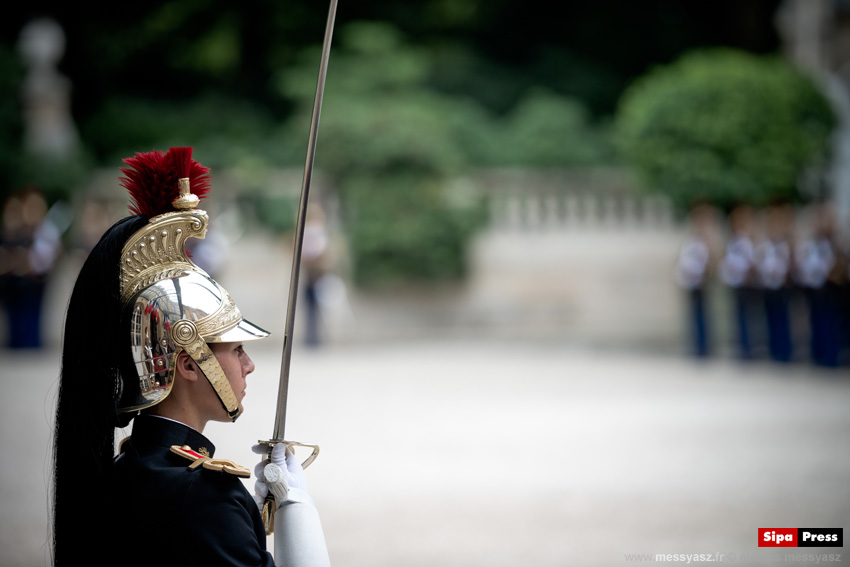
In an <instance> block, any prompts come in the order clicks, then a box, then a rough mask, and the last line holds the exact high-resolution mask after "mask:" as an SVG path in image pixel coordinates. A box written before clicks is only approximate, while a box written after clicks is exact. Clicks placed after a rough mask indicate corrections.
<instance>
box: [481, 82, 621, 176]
mask: <svg viewBox="0 0 850 567" xmlns="http://www.w3.org/2000/svg"><path fill="white" fill-rule="evenodd" d="M493 135H494V136H495V138H496V140H497V142H498V143H497V145H496V148H494V151H492V153H491V155H490V156H488V157H487V161H489V162H491V163H492V164H493V165H522V166H531V167H550V166H558V167H577V166H591V165H599V164H604V163H611V162H613V161H615V159H616V158H615V151H614V147H613V144H612V142H611V140H610V136H609V134H608V132H607V129H606V128H604V127H600V126H598V125H595V124H593V123H592V122H591V120H590V114H589V112H588V111H587V108H586V107H585V106H584V105H583V104H582V103H581V102H579V101H578V100H576V99H572V98H567V97H564V96H560V95H556V94H554V93H552V92H549V91H544V90H539V89H533V90H531V91H530V92H528V93H527V94H526V95H525V96H524V97H523V98H522V99H520V101H519V103H518V104H517V106H516V107H514V108H513V109H512V110H511V112H510V113H509V114H508V115H507V116H506V117H505V118H504V120H503V121H502V122H501V123H500V124H498V125H497V126H496V131H495V132H494V134H493Z"/></svg>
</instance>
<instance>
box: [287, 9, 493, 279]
mask: <svg viewBox="0 0 850 567" xmlns="http://www.w3.org/2000/svg"><path fill="white" fill-rule="evenodd" d="M340 32H341V33H340V37H341V42H340V43H341V45H340V46H339V48H338V50H337V51H335V52H334V54H333V55H332V58H331V64H330V66H329V71H328V73H329V78H328V90H327V94H326V96H325V100H324V108H323V110H322V121H321V129H320V136H319V140H320V144H319V146H320V148H319V152H318V156H317V160H316V164H317V167H319V168H321V169H322V170H323V171H325V172H327V173H329V174H331V175H332V176H333V177H334V184H335V185H336V187H337V188H338V189H339V191H340V197H341V202H342V204H343V207H344V214H345V220H346V223H347V226H346V230H347V233H348V237H349V244H350V250H351V253H352V256H353V257H352V260H353V262H352V263H353V269H354V275H355V280H356V281H357V282H358V283H360V284H363V285H370V284H379V283H385V282H389V281H404V280H433V279H446V278H457V277H459V276H461V275H463V272H464V263H465V250H466V246H467V243H468V241H469V238H470V236H471V234H472V232H473V230H474V228H475V226H476V223H477V222H480V218H481V216H482V210H483V204H482V201H481V199H480V197H478V196H477V195H475V194H474V192H469V191H466V192H465V196H463V197H461V198H458V197H459V195H458V193H460V192H461V191H460V190H458V189H457V188H453V187H452V186H451V179H453V178H454V177H455V176H457V175H458V174H460V173H462V172H463V171H464V168H465V167H466V166H467V164H468V162H469V157H468V152H467V151H466V148H465V147H464V146H463V143H462V142H463V135H462V134H461V132H462V131H464V130H465V131H467V132H468V131H470V130H472V129H473V128H472V127H471V126H470V124H471V123H474V122H475V121H477V120H481V118H482V115H481V114H476V112H475V107H474V105H471V104H469V103H467V102H463V101H458V100H456V99H454V98H451V97H447V96H445V95H442V94H440V93H438V92H436V91H434V90H433V89H430V88H429V87H428V86H427V85H426V83H425V78H426V77H427V75H428V71H429V69H428V66H429V59H428V58H427V57H425V56H424V54H423V53H422V52H421V50H419V49H417V48H413V47H411V46H409V45H407V44H405V43H404V42H403V40H402V38H401V37H400V36H399V35H398V33H397V32H396V31H395V30H394V29H393V28H391V27H388V26H385V25H379V24H366V23H357V24H353V25H349V26H347V27H346V28H344V29H342V30H340ZM316 61H318V54H317V53H313V54H312V55H311V56H310V57H308V58H307V59H306V60H305V63H304V66H303V67H299V68H296V69H292V70H291V71H289V72H287V73H285V74H282V75H281V76H280V77H279V83H278V84H279V88H280V89H281V93H282V94H285V95H287V96H291V97H294V98H296V100H298V101H299V107H300V108H301V110H302V111H301V113H300V114H299V115H297V116H296V118H295V120H294V121H293V122H292V123H291V124H290V125H288V129H289V132H290V135H289V136H284V137H283V138H285V139H298V138H299V136H298V135H297V132H303V133H306V132H307V130H308V119H309V109H310V105H311V103H312V96H313V89H314V88H315V76H314V75H315V67H316ZM311 84H312V88H311V87H310V85H311ZM302 138H303V134H302Z"/></svg>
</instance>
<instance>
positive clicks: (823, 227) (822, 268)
mask: <svg viewBox="0 0 850 567" xmlns="http://www.w3.org/2000/svg"><path fill="white" fill-rule="evenodd" d="M812 225H813V226H812V228H811V234H810V235H809V236H808V237H807V238H806V239H804V240H803V241H802V242H801V243H800V244H799V246H798V247H797V254H796V272H797V280H798V281H799V282H800V285H801V286H802V287H803V290H804V292H805V295H806V304H807V306H808V311H809V339H810V340H809V348H810V356H811V358H812V361H813V362H814V363H815V364H819V365H822V366H837V365H838V360H839V354H840V351H841V342H840V341H841V310H840V297H839V291H840V285H841V283H842V281H841V280H842V277H841V276H842V273H841V272H842V269H841V262H839V261H838V247H837V246H836V239H835V227H834V221H833V211H832V209H831V208H830V207H829V205H827V204H825V203H822V204H820V205H818V206H817V207H816V209H815V213H814V219H813V222H812Z"/></svg>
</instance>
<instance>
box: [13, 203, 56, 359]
mask: <svg viewBox="0 0 850 567" xmlns="http://www.w3.org/2000/svg"><path fill="white" fill-rule="evenodd" d="M2 230H3V231H2V240H0V289H2V298H3V304H4V306H5V308H6V313H7V317H8V323H9V328H8V344H9V346H10V347H11V348H38V347H40V346H41V344H42V336H41V319H42V317H41V310H42V305H43V303H44V291H45V286H46V283H47V278H48V276H49V274H50V271H51V270H52V269H53V266H54V265H55V263H56V260H57V259H58V257H59V254H60V252H61V249H62V242H61V236H60V232H59V229H58V228H57V227H56V226H55V225H54V224H53V223H52V222H51V220H50V218H49V217H48V216H47V203H46V201H45V200H44V196H43V195H42V194H41V192H40V191H38V190H37V189H35V188H30V189H27V190H26V191H24V192H23V193H22V194H21V195H15V196H12V197H11V198H9V200H8V201H6V205H5V207H4V208H3V225H2Z"/></svg>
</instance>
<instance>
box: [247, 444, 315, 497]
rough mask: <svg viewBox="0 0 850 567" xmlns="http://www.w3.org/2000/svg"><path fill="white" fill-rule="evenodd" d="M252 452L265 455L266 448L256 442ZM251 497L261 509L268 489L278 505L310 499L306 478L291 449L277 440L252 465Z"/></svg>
mask: <svg viewBox="0 0 850 567" xmlns="http://www.w3.org/2000/svg"><path fill="white" fill-rule="evenodd" d="M251 450H252V451H254V452H255V453H258V454H261V455H266V454H267V453H266V447H265V446H263V445H260V444H257V445H254V446H253V447H252V448H251ZM254 476H255V477H256V479H257V480H256V482H255V483H254V500H255V501H256V502H257V505H258V506H260V507H261V508H262V505H263V502H264V501H265V499H266V496H267V495H268V493H269V492H271V493H272V495H273V496H274V497H275V500H276V501H277V506H278V508H280V507H281V506H282V505H283V504H285V503H286V502H287V501H289V502H310V503H311V504H312V499H311V498H310V496H309V494H307V479H306V478H305V477H304V469H303V468H301V463H299V462H298V460H297V459H296V458H295V454H294V453H293V452H292V449H291V448H290V447H289V446H287V445H286V444H285V443H278V444H276V445H275V446H274V447H273V448H272V452H271V455H269V458H268V460H265V459H264V460H262V461H260V462H259V463H258V464H257V466H256V467H254Z"/></svg>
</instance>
